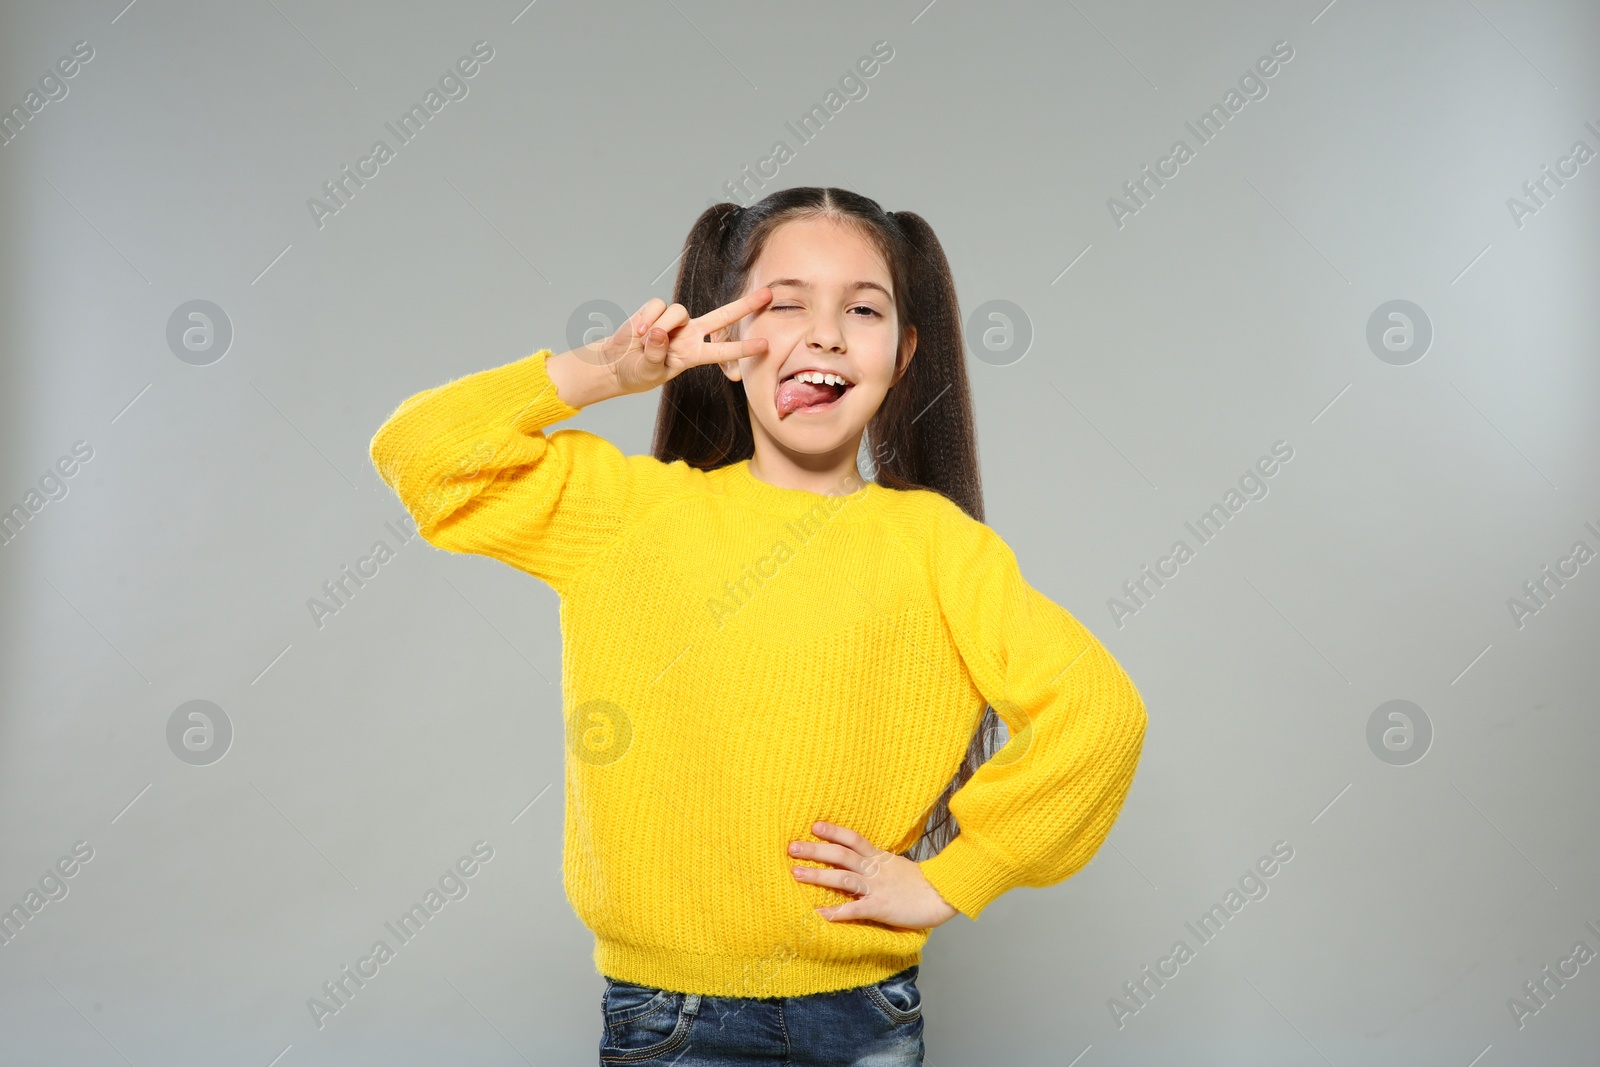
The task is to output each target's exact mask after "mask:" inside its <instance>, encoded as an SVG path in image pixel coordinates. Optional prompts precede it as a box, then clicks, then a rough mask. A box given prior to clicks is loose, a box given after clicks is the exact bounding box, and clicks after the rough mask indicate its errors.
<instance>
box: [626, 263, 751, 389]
mask: <svg viewBox="0 0 1600 1067" xmlns="http://www.w3.org/2000/svg"><path fill="white" fill-rule="evenodd" d="M771 300H772V290H771V289H768V288H767V287H765V286H763V287H761V288H760V289H757V290H756V291H755V292H753V293H751V294H750V295H749V296H746V297H742V298H740V299H738V300H735V301H733V302H732V303H731V304H724V305H722V306H721V307H719V308H717V309H716V310H714V311H708V312H707V313H706V314H704V315H701V316H700V317H699V318H696V319H691V318H690V317H689V311H688V309H687V308H685V307H684V306H683V305H682V304H673V305H672V306H671V307H668V306H667V304H666V301H664V300H662V299H660V298H659V297H652V298H651V299H650V300H649V301H648V302H647V303H646V304H645V305H644V307H642V308H640V309H639V310H638V311H637V312H635V313H634V314H633V316H632V317H631V318H629V320H628V321H627V322H625V323H623V324H622V325H621V326H619V327H618V328H617V332H616V333H614V334H612V335H611V336H610V337H608V338H607V339H606V340H605V341H603V342H601V344H600V353H599V360H600V362H601V363H602V364H603V365H604V366H605V367H607V368H608V369H609V370H610V372H611V375H612V377H613V379H614V380H615V383H616V388H617V391H618V393H619V394H626V393H643V392H646V391H647V390H650V389H654V388H655V387H656V386H658V385H662V384H664V383H666V382H668V381H670V380H672V379H673V378H676V377H677V376H678V375H679V374H682V373H683V372H684V371H686V370H688V369H689V368H690V367H698V366H700V365H702V364H705V363H722V362H726V361H728V360H735V359H740V358H742V357H744V356H759V355H764V354H765V353H766V351H767V339H766V338H765V337H748V338H745V339H743V340H740V341H707V340H706V339H705V338H706V337H707V336H708V335H709V334H712V333H714V332H715V331H717V330H720V329H722V328H723V327H725V326H728V325H730V324H732V323H735V322H738V321H739V320H740V319H742V318H744V317H745V316H746V315H749V314H750V313H751V312H754V311H759V310H760V309H761V308H763V307H765V306H766V305H767V303H768V302H770V301H771Z"/></svg>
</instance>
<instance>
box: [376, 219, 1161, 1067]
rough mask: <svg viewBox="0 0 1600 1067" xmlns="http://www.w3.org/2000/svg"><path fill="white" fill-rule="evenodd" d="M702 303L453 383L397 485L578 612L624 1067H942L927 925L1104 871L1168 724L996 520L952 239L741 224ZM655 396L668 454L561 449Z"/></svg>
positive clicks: (852, 228)
mask: <svg viewBox="0 0 1600 1067" xmlns="http://www.w3.org/2000/svg"><path fill="white" fill-rule="evenodd" d="M673 295H674V300H675V302H674V303H673V304H671V305H670V306H668V305H667V304H666V303H665V302H663V301H662V300H659V299H652V300H651V301H649V302H648V303H646V304H645V305H644V307H642V308H640V309H639V311H638V312H637V313H636V314H635V315H634V316H633V317H632V318H631V319H630V320H629V321H628V322H627V323H625V324H624V325H623V326H621V327H619V328H618V330H617V332H616V333H615V334H614V335H613V336H612V337H610V338H609V339H607V340H605V341H604V342H599V343H596V344H594V345H590V346H587V347H584V348H579V349H575V350H573V351H570V352H563V353H561V354H559V355H556V354H553V353H552V352H551V351H550V350H549V349H547V348H546V349H540V350H539V351H537V352H535V353H533V354H532V355H529V356H526V357H524V358H521V359H518V360H516V361H515V362H512V363H509V364H506V365H504V366H501V367H496V368H492V369H489V370H484V371H479V372H477V373H475V374H469V375H466V376H464V377H461V378H458V379H456V380H454V381H451V382H448V383H446V384H444V385H441V386H439V387H437V388H434V389H429V390H425V391H423V392H420V393H417V394H416V395H414V396H412V397H410V398H409V399H407V400H406V401H405V402H403V403H402V404H401V405H400V406H399V407H398V408H397V409H396V410H395V412H394V414H393V415H391V416H390V418H389V419H388V421H387V422H385V423H384V424H383V426H382V427H380V428H379V430H378V432H377V434H376V435H375V436H374V437H373V439H372V445H371V454H372V460H373V462H374V464H375V465H376V467H377V469H378V471H379V473H380V474H381V475H382V477H383V479H384V481H385V482H387V483H388V484H389V485H390V486H391V487H392V488H393V489H394V490H395V491H396V493H397V494H398V495H399V497H400V499H401V501H402V502H403V503H404V504H405V506H406V508H407V510H408V511H410V513H411V514H412V516H413V517H414V518H415V520H416V522H417V527H418V529H419V531H420V532H421V534H422V536H423V537H424V538H426V539H427V540H428V541H429V542H430V543H432V544H434V545H436V546H438V547H440V548H445V549H449V550H451V551H455V552H472V553H478V554H481V555H487V556H493V557H495V558H497V559H500V560H503V561H505V562H506V563H508V564H510V565H512V566H513V567H516V568H518V569H520V570H522V571H525V572H527V573H529V574H531V575H533V576H535V577H537V578H539V579H540V580H542V581H544V582H546V583H547V584H548V585H549V586H550V587H551V588H552V589H554V590H555V592H556V593H557V594H558V595H559V597H560V622H561V635H562V650H561V668H562V710H563V713H564V716H565V731H566V741H567V759H566V824H565V844H564V853H563V868H562V869H563V880H564V885H565V889H566V892H567V897H568V900H569V901H570V902H571V904H572V906H573V909H574V910H575V912H576V913H577V915H578V917H579V918H580V919H581V920H582V921H583V923H584V924H585V925H586V926H587V927H588V928H589V929H590V930H591V931H592V932H593V933H594V936H595V953H594V959H595V965H596V967H597V969H598V971H599V973H600V974H601V975H602V976H604V977H605V979H606V987H605V993H604V996H603V999H602V1003H601V1012H602V1017H603V1022H604V1030H603V1033H602V1037H601V1042H600V1061H601V1063H614V1064H620V1063H628V1064H667V1063H672V1064H676V1065H678V1067H697V1065H711V1064H743V1063H756V1062H772V1063H784V1064H790V1063H792V1064H817V1065H821V1064H829V1065H832V1064H856V1063H860V1064H866V1063H868V1062H870V1063H872V1064H877V1065H889V1064H920V1063H921V1062H922V1049H923V1046H922V1025H923V1024H922V1015H921V996H920V994H919V993H918V991H917V988H916V978H917V973H918V969H919V965H920V962H921V959H922V952H921V950H922V946H923V944H924V943H925V942H926V940H927V938H928V931H929V930H930V929H931V928H933V927H935V926H938V925H940V924H941V923H944V922H945V921H947V920H948V919H950V918H951V917H953V916H954V915H955V914H956V913H957V912H960V913H961V914H963V915H966V916H967V917H969V918H971V919H976V918H977V917H978V915H979V914H980V913H981V912H982V911H983V910H984V908H985V907H987V906H988V905H989V903H990V902H991V901H993V900H994V899H995V898H996V897H998V896H999V895H1000V894H1002V893H1004V892H1005V891H1006V890H1007V889H1010V888H1013V887H1016V886H1034V887H1040V886H1049V885H1054V884H1056V883H1058V882H1060V881H1062V880H1063V879H1065V878H1067V877H1068V876H1069V875H1071V874H1073V873H1074V872H1075V871H1077V870H1078V869H1079V868H1081V867H1082V866H1083V865H1084V864H1085V863H1087V862H1088V861H1089V859H1090V857H1092V856H1093V855H1094V853H1095V851H1096V850H1097V849H1098V848H1099V847H1100V844H1101V842H1102V841H1103V840H1104V839H1105V837H1106V835H1107V834H1108V833H1109V832H1110V829H1111V825H1112V823H1113V822H1114V821H1115V819H1116V817H1117V813H1118V811H1119V810H1120V808H1121V806H1122V802H1123V798H1124V797H1125V795H1126V793H1127V790H1128V787H1129V785H1130V783H1131V781H1132V778H1133V773H1134V768H1135V765H1136V764H1137V762H1138V758H1139V754H1140V749H1141V746H1142V744H1143V738H1144V728H1145V710H1144V705H1143V703H1142V701H1141V700H1140V697H1139V693H1138V691H1137V690H1136V689H1135V687H1134V685H1133V683H1132V682H1131V681H1130V680H1129V678H1128V677H1127V675H1126V674H1125V673H1124V672H1123V670H1122V669H1121V667H1120V666H1119V665H1118V664H1117V663H1116V661H1115V660H1114V659H1113V658H1112V657H1111V655H1110V654H1109V653H1108V652H1107V651H1106V650H1105V648H1104V647H1103V646H1102V645H1101V644H1100V643H1099V642H1098V641H1097V640H1096V639H1095V637H1094V636H1093V635H1092V634H1090V633H1089V632H1088V630H1086V629H1085V628H1084V627H1083V626H1082V625H1081V624H1080V623H1079V622H1078V621H1077V620H1076V619H1075V618H1074V617H1073V616H1072V615H1070V614H1069V613H1068V612H1067V611H1066V610H1065V609H1064V608H1062V607H1060V606H1059V605H1057V604H1055V603H1054V602H1052V601H1051V600H1049V599H1047V598H1046V597H1044V596H1043V595H1042V594H1040V593H1039V592H1038V591H1036V590H1035V589H1033V588H1032V587H1031V586H1030V585H1028V584H1027V582H1026V581H1025V580H1024V579H1023V578H1022V576H1021V574H1020V573H1019V571H1018V567H1017V562H1016V557H1015V556H1014V555H1013V553H1012V552H1011V550H1010V549H1009V548H1008V547H1007V545H1006V543H1005V542H1004V541H1002V540H1001V539H1000V537H999V536H998V535H997V534H996V533H995V532H994V531H993V530H991V529H990V528H989V527H988V526H986V525H985V524H984V523H983V521H982V518H983V508H982V500H981V491H980V488H979V479H978V468H977V450H976V446H975V443H974V434H973V418H972V410H971V401H970V398H969V393H968V389H967V379H966V371H965V366H964V363H963V355H962V344H961V328H960V317H959V314H958V309H957V303H956V295H955V288H954V284H953V282H952V280H951V276H950V271H949V267H948V265H947V263H946V261H945V256H944V252H943V250H942V249H941V248H940V246H939V242H938V240H937V239H936V238H935V237H934V235H933V231H932V230H931V229H930V228H929V227H928V225H927V223H926V222H924V221H923V220H922V218H920V217H919V216H917V215H915V214H913V213H911V212H908V211H902V212H891V213H886V212H884V211H883V210H882V209H881V208H880V207H879V206H878V204H877V203H876V202H875V201H873V200H870V199H867V198H866V197H862V196H859V195H857V194H854V193H851V192H848V191H845V190H840V189H831V188H829V189H822V188H797V189H788V190H784V191H780V192H775V193H773V194H771V195H769V196H768V197H766V198H765V199H764V200H762V201H760V202H759V203H757V204H755V205H753V206H751V207H748V208H740V207H737V206H735V205H733V204H720V205H717V206H715V207H712V208H709V209H708V210H707V211H706V212H705V213H704V214H702V215H701V217H700V218H699V220H698V221H697V222H696V223H695V226H694V229H693V231H692V232H691V233H690V235H689V238H688V241H687V242H686V245H685V249H684V255H683V259H682V263H681V264H680V267H679V271H678V277H677V284H676V286H675V290H674V294H673ZM657 387H661V403H660V406H659V408H658V414H657V418H656V429H655V441H654V445H653V448H652V452H653V454H652V455H649V456H639V455H634V456H630V455H624V454H623V453H622V452H621V451H620V450H618V449H617V448H616V447H615V446H613V445H611V444H610V443H609V442H607V441H606V440H604V439H603V438H601V437H598V436H596V435H594V434H591V433H588V432H586V431H583V430H577V429H572V428H566V429H561V430H557V431H555V432H551V433H546V428H547V427H549V426H550V425H551V424H553V423H556V422H560V421H561V420H563V419H566V418H569V417H571V416H572V415H575V414H577V413H578V411H579V410H580V409H582V408H585V407H588V406H589V405H591V404H595V403H598V402H600V401H602V400H605V399H607V398H608V397H613V396H620V395H624V394H629V393H639V392H645V391H647V390H651V389H654V388H657ZM867 446H870V447H867ZM863 451H865V452H867V453H868V454H869V455H870V457H871V461H872V463H871V465H872V467H873V473H872V475H871V480H865V479H863V476H862V475H861V473H860V471H859V469H858V457H860V456H861V454H862V453H863ZM996 716H998V719H999V720H1003V721H1004V723H1005V726H1006V727H1007V731H1008V734H1009V740H1008V742H1007V743H1006V744H1005V746H1004V747H1003V748H1001V749H999V751H998V752H993V754H992V755H991V754H990V753H991V752H992V751H993V735H994V732H995V731H993V730H991V729H989V726H990V725H991V724H995V720H996ZM957 831H958V832H957ZM919 850H920V851H919ZM914 857H915V858H914Z"/></svg>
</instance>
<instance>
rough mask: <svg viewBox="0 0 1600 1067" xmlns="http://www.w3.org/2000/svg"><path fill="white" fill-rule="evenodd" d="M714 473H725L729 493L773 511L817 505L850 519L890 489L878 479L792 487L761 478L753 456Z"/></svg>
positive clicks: (801, 509)
mask: <svg viewBox="0 0 1600 1067" xmlns="http://www.w3.org/2000/svg"><path fill="white" fill-rule="evenodd" d="M713 473H718V474H721V476H722V479H721V484H722V487H723V491H724V492H725V493H726V494H727V495H728V496H730V497H732V498H734V499H736V500H742V501H744V502H745V503H747V504H751V505H753V506H755V507H756V508H758V509H760V510H762V511H765V512H767V513H768V514H772V515H784V516H793V515H797V514H799V513H802V512H805V511H810V510H813V509H815V510H816V511H817V512H818V514H819V515H821V516H823V517H826V518H829V519H833V518H839V519H845V520H846V521H849V520H851V519H854V518H856V517H857V516H858V515H863V514H865V513H866V512H868V511H870V510H871V507H870V506H869V507H863V506H862V505H863V504H872V505H875V504H876V503H877V501H878V500H879V499H880V498H881V496H882V494H883V493H885V492H888V490H886V489H884V488H883V486H881V485H879V484H878V483H877V482H863V483H861V484H860V487H859V488H857V489H855V490H854V491H852V492H839V493H813V492H811V491H809V490H806V489H789V488H786V487H784V486H781V485H773V484H772V483H771V482H764V481H762V480H761V479H760V478H757V477H756V476H755V474H753V473H752V472H751V470H750V460H749V459H741V460H739V461H738V462H737V463H730V464H728V465H727V466H725V467H720V468H717V470H716V471H715V472H713ZM839 488H840V489H841V490H842V489H845V488H847V487H846V486H844V485H841V486H840V487H839Z"/></svg>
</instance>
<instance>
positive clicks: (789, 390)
mask: <svg viewBox="0 0 1600 1067" xmlns="http://www.w3.org/2000/svg"><path fill="white" fill-rule="evenodd" d="M844 390H845V387H844V386H842V385H822V384H819V383H817V382H802V381H798V380H797V379H794V378H790V379H788V380H787V381H785V382H784V383H783V384H782V385H780V386H778V396H777V404H778V418H780V419H781V418H785V417H787V416H789V415H791V414H793V413H794V412H796V411H799V410H801V409H802V408H809V407H815V406H816V405H818V404H826V403H828V402H829V401H831V400H837V399H838V398H839V397H841V396H843V395H844Z"/></svg>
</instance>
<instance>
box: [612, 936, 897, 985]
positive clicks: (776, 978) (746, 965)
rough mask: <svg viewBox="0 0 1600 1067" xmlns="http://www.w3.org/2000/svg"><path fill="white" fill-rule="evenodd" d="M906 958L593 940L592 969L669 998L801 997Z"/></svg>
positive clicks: (881, 971)
mask: <svg viewBox="0 0 1600 1067" xmlns="http://www.w3.org/2000/svg"><path fill="white" fill-rule="evenodd" d="M921 962H922V952H921V950H920V949H919V950H918V951H916V952H913V953H911V954H910V955H907V956H871V957H866V958H860V959H852V960H809V959H803V958H800V957H797V956H794V955H792V954H790V953H785V952H784V951H783V950H782V948H779V949H778V950H777V951H774V952H770V953H767V954H766V955H764V956H760V957H748V958H747V957H740V956H715V955H711V954H708V953H689V952H681V951H675V950H672V949H666V948H654V947H646V946H641V945H630V944H625V943H623V942H620V941H608V940H605V939H603V938H600V937H596V938H595V944H594V965H595V969H596V970H597V971H599V972H600V973H601V974H602V975H605V976H607V977H610V978H618V979H621V980H622V981H624V982H633V983H635V984H637V985H647V986H654V987H655V988H657V989H665V990H668V991H669V992H673V993H699V994H700V995H701V996H706V997H803V996H809V995H811V994H812V993H830V992H833V991H835V990H839V989H854V988H855V987H856V986H863V985H871V984H872V983H874V982H881V981H883V980H884V979H885V978H887V977H889V976H890V975H891V974H898V973H899V972H900V971H903V970H905V969H906V968H907V967H910V966H911V965H912V964H914V963H921Z"/></svg>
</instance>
